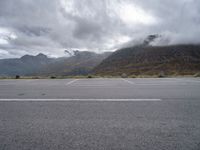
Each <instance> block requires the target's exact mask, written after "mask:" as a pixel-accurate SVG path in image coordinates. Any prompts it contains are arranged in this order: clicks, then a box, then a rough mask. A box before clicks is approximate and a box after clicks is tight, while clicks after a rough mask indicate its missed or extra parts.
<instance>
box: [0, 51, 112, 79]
mask: <svg viewBox="0 0 200 150" xmlns="http://www.w3.org/2000/svg"><path fill="white" fill-rule="evenodd" d="M110 54H111V53H110V52H108V53H103V54H97V53H93V52H87V51H84V52H80V51H74V53H73V54H71V53H70V56H68V57H61V58H48V57H47V56H46V55H44V54H38V55H36V56H31V55H24V56H23V57H21V58H15V59H0V76H15V75H20V76H36V75H37V76H50V75H60V76H65V75H86V74H88V73H90V72H91V70H92V69H93V68H94V67H95V66H97V65H98V64H99V63H100V62H101V61H102V60H104V59H105V58H106V57H108V56H109V55H110Z"/></svg>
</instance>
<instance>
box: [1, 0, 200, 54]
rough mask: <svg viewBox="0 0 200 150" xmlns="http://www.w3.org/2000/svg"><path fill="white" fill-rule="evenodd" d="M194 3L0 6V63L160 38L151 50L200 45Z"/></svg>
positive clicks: (69, 0) (35, 0)
mask: <svg viewBox="0 0 200 150" xmlns="http://www.w3.org/2000/svg"><path fill="white" fill-rule="evenodd" d="M199 14H200V1H198V0H176V1H171V0H164V1H162V0H148V1H146V0H134V1H133V0H101V1H96V0H81V2H80V1H79V0H50V1H49V0H1V1H0V58H10V57H21V56H23V55H25V54H32V55H36V54H38V53H40V52H42V53H44V54H46V55H48V56H53V57H54V56H55V57H58V56H63V55H64V50H65V49H75V50H89V51H96V52H103V51H106V50H110V51H113V50H116V49H118V48H121V47H123V46H124V44H125V45H126V43H130V42H131V44H134V42H136V43H137V41H138V39H143V38H144V37H146V36H147V35H150V34H155V33H156V34H159V35H162V38H160V40H159V41H155V43H154V44H155V45H173V44H188V43H190V44H197V43H199V42H200V26H199V24H200V17H199Z"/></svg>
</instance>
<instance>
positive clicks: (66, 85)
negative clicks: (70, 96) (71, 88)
mask: <svg viewBox="0 0 200 150" xmlns="http://www.w3.org/2000/svg"><path fill="white" fill-rule="evenodd" d="M78 80H79V79H75V80H72V81H70V82H68V83H66V84H65V85H66V86H68V85H70V84H72V83H74V82H76V81H78Z"/></svg>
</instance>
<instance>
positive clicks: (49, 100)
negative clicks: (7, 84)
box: [0, 99, 162, 102]
mask: <svg viewBox="0 0 200 150" xmlns="http://www.w3.org/2000/svg"><path fill="white" fill-rule="evenodd" d="M0 101H1V102H7V101H8V102H9V101H11V102H12V101H16V102H30V101H31V102H34V101H36V102H37V101H41V102H43V101H44V102H56V101H63V102H64V101H71V102H72V101H79V102H88V101H91V102H154V101H162V99H0Z"/></svg>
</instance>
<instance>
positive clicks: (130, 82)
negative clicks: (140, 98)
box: [122, 79, 135, 84]
mask: <svg viewBox="0 0 200 150" xmlns="http://www.w3.org/2000/svg"><path fill="white" fill-rule="evenodd" d="M122 80H123V81H124V82H127V83H129V84H135V83H134V82H132V81H129V80H126V79H122Z"/></svg>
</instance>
